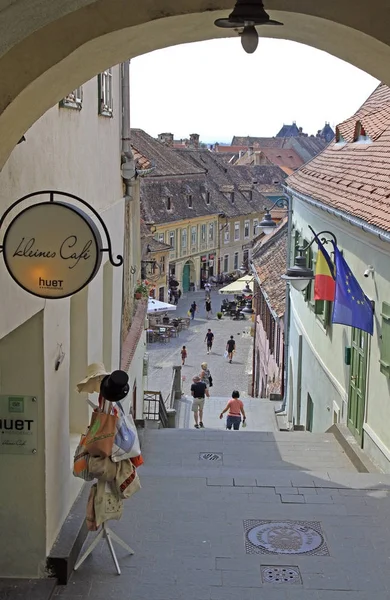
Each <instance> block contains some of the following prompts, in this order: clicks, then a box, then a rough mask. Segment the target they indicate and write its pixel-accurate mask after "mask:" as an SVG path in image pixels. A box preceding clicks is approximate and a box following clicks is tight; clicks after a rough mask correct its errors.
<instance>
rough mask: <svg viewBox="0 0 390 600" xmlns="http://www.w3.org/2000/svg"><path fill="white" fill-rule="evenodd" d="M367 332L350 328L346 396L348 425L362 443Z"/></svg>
mask: <svg viewBox="0 0 390 600" xmlns="http://www.w3.org/2000/svg"><path fill="white" fill-rule="evenodd" d="M367 356H368V334H367V333H366V332H365V331H362V330H361V329H355V328H354V327H353V328H352V352H351V376H350V382H349V397H348V427H349V429H350V431H351V432H352V433H353V435H354V436H355V438H356V439H357V440H358V442H359V443H360V445H362V443H363V422H364V408H365V401H366V378H367Z"/></svg>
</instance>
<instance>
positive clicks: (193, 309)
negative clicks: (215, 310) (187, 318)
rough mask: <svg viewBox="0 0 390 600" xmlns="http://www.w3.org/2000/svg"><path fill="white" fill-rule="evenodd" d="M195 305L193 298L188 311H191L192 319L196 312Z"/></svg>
mask: <svg viewBox="0 0 390 600" xmlns="http://www.w3.org/2000/svg"><path fill="white" fill-rule="evenodd" d="M197 308H198V307H197V305H196V302H195V300H194V301H193V303H192V304H191V306H190V313H191V319H192V320H194V319H195V313H196V309H197Z"/></svg>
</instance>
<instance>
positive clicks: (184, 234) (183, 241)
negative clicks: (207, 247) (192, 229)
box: [181, 229, 187, 248]
mask: <svg viewBox="0 0 390 600" xmlns="http://www.w3.org/2000/svg"><path fill="white" fill-rule="evenodd" d="M181 247H182V248H187V229H182V230H181Z"/></svg>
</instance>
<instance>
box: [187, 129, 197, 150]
mask: <svg viewBox="0 0 390 600" xmlns="http://www.w3.org/2000/svg"><path fill="white" fill-rule="evenodd" d="M188 145H189V147H190V148H199V133H190V142H189V144H188Z"/></svg>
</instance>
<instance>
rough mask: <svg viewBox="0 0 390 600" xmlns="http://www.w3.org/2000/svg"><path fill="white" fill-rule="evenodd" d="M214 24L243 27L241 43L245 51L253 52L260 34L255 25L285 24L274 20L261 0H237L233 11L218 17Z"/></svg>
mask: <svg viewBox="0 0 390 600" xmlns="http://www.w3.org/2000/svg"><path fill="white" fill-rule="evenodd" d="M214 25H216V26H217V27H222V28H224V29H236V28H238V27H240V28H241V27H243V28H244V30H243V32H242V33H240V36H241V44H242V47H243V48H244V50H245V52H247V53H248V54H252V53H253V52H254V51H255V50H256V48H257V45H258V43H259V36H258V33H257V31H256V27H255V25H283V23H280V22H279V21H273V20H272V19H270V18H269V15H268V14H267V13H266V12H265V10H264V6H263V3H262V2H261V0H237V2H236V6H235V7H234V9H233V12H232V13H230V15H229V16H228V17H227V18H226V19H217V20H216V21H214Z"/></svg>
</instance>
